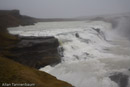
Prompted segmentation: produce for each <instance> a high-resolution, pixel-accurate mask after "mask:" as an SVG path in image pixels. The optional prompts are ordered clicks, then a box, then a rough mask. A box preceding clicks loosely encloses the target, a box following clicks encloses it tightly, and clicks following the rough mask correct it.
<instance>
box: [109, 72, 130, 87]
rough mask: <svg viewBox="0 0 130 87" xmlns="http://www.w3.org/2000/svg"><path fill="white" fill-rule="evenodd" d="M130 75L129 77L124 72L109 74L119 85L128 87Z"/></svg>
mask: <svg viewBox="0 0 130 87" xmlns="http://www.w3.org/2000/svg"><path fill="white" fill-rule="evenodd" d="M128 77H129V76H128V75H124V74H122V73H115V74H113V75H111V76H109V78H110V79H111V80H112V81H114V82H116V83H117V84H118V85H119V87H127V85H128V80H129V79H128Z"/></svg>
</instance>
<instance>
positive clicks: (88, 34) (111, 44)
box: [9, 21, 130, 87]
mask: <svg viewBox="0 0 130 87" xmlns="http://www.w3.org/2000/svg"><path fill="white" fill-rule="evenodd" d="M95 29H96V30H95ZM98 29H100V30H98ZM9 31H10V33H12V34H19V35H22V36H55V37H56V38H58V40H59V42H60V47H59V48H61V47H63V50H64V52H63V55H64V56H63V57H62V62H61V63H60V64H58V65H56V66H53V67H52V66H46V67H44V68H41V69H40V70H41V71H46V72H48V73H50V74H52V75H54V76H56V77H57V78H58V79H61V80H64V81H67V82H69V83H71V84H72V85H74V86H75V87H118V85H117V83H115V82H114V81H112V80H111V79H110V78H109V76H110V75H111V74H113V73H115V72H122V73H124V74H126V75H128V76H129V75H130V71H128V69H130V42H129V40H127V38H125V37H122V36H120V35H119V34H118V32H117V30H113V29H112V25H111V24H110V23H106V22H103V21H72V22H41V23H37V24H35V25H33V26H24V27H23V26H19V27H16V28H9ZM61 54H62V53H61ZM129 84H130V81H129ZM128 87H130V85H128Z"/></svg>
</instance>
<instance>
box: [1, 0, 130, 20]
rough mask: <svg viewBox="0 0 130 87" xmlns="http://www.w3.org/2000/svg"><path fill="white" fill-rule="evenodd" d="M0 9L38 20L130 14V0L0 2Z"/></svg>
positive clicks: (9, 0)
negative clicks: (19, 12)
mask: <svg viewBox="0 0 130 87" xmlns="http://www.w3.org/2000/svg"><path fill="white" fill-rule="evenodd" d="M0 9H19V10H20V11H21V14H26V15H30V16H33V17H38V18H52V17H54V18H62V17H78V16H90V15H98V14H111V13H122V12H130V0H0Z"/></svg>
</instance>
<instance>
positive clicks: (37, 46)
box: [7, 37, 61, 68]
mask: <svg viewBox="0 0 130 87" xmlns="http://www.w3.org/2000/svg"><path fill="white" fill-rule="evenodd" d="M20 39H21V40H20V42H19V43H18V44H17V45H16V46H15V47H13V48H12V49H10V52H11V54H13V56H7V57H8V58H11V59H13V60H15V61H18V62H19V63H22V64H24V65H28V66H30V67H35V68H40V67H44V66H46V65H54V64H57V63H59V62H60V61H61V59H60V55H59V54H58V50H57V48H58V46H59V42H58V40H57V39H56V38H54V37H20Z"/></svg>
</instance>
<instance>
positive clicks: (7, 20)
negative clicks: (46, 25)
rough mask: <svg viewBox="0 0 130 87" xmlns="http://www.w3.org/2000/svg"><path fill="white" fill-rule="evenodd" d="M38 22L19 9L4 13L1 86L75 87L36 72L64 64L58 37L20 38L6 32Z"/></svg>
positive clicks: (0, 13) (0, 29)
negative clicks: (12, 84) (3, 84)
mask: <svg viewBox="0 0 130 87" xmlns="http://www.w3.org/2000/svg"><path fill="white" fill-rule="evenodd" d="M35 22H36V21H35V18H31V17H28V16H22V15H20V13H19V11H18V10H12V11H7V10H6V11H0V86H2V83H12V82H13V83H35V84H36V86H35V87H72V86H71V85H70V84H68V83H66V82H63V81H60V80H57V79H56V78H55V77H53V76H51V75H49V74H47V73H44V72H40V71H38V70H36V69H34V68H40V67H43V66H45V65H54V64H56V63H58V62H60V56H59V54H58V51H57V47H58V46H59V43H58V40H57V39H56V38H55V37H18V36H14V35H11V34H9V33H8V31H7V30H6V28H7V27H15V26H19V25H30V24H34V23H35ZM10 59H11V60H10ZM18 62H19V63H21V64H23V65H21V64H19V63H18ZM24 65H26V66H29V67H33V68H29V67H26V66H24ZM10 87H11V86H10ZM23 87H25V86H23Z"/></svg>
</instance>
